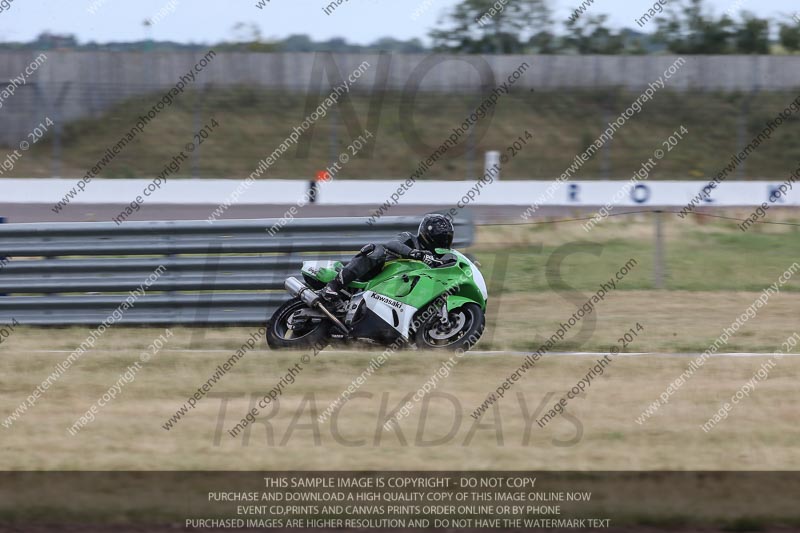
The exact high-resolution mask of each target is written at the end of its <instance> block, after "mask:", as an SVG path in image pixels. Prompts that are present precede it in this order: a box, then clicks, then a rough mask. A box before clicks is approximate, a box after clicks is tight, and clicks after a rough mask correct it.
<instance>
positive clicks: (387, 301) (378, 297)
mask: <svg viewBox="0 0 800 533" xmlns="http://www.w3.org/2000/svg"><path fill="white" fill-rule="evenodd" d="M372 298H375V299H376V300H378V301H380V302H383V303H385V304H389V305H391V306H392V307H396V308H397V309H402V308H403V304H401V303H400V302H396V301H394V300H392V299H391V298H387V297H386V296H381V295H380V294H377V293H374V292H373V293H372Z"/></svg>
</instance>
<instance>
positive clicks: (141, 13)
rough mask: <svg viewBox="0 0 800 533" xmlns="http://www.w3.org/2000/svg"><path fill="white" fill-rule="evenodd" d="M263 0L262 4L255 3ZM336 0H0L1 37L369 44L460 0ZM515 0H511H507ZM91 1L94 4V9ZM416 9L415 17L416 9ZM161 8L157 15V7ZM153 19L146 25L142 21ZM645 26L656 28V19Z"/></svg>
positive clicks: (563, 3) (627, 11)
mask: <svg viewBox="0 0 800 533" xmlns="http://www.w3.org/2000/svg"><path fill="white" fill-rule="evenodd" d="M259 1H261V2H263V3H264V4H266V5H265V6H264V7H263V8H262V9H259V8H257V7H256V4H257V3H258V2H259ZM331 1H332V0H324V1H323V0H0V41H29V40H32V39H34V38H35V37H36V36H37V35H39V34H40V33H42V32H44V31H49V32H52V33H58V34H61V33H69V34H74V35H75V36H76V37H77V38H78V40H79V41H80V42H88V41H96V42H100V43H103V42H110V41H137V40H142V39H145V38H153V39H156V40H172V41H178V42H184V43H197V44H209V43H216V42H220V41H235V40H243V39H244V38H247V37H248V36H250V35H252V31H251V30H243V29H241V28H240V29H238V30H237V29H235V27H236V26H237V24H239V23H244V24H245V25H254V26H255V27H257V28H258V30H259V31H260V33H261V35H262V36H263V37H264V38H283V37H286V36H288V35H291V34H300V33H304V34H307V35H310V36H311V37H312V38H313V39H314V40H318V41H319V40H326V39H329V38H331V37H344V38H345V39H347V41H349V42H351V43H359V44H367V43H370V42H373V41H375V40H376V39H378V38H380V37H386V36H390V37H395V38H397V39H410V38H413V37H417V38H420V39H421V40H422V41H423V42H426V43H428V42H429V41H428V39H427V34H428V32H429V31H430V30H431V29H432V28H435V27H437V25H438V22H439V20H440V18H441V15H442V13H444V12H446V11H447V10H448V9H449V8H452V6H454V5H455V4H457V3H458V0H344V2H343V3H342V4H341V5H340V6H338V7H337V8H336V9H335V11H333V12H332V13H330V14H326V13H324V12H323V6H326V5H328V4H329V3H330V2H331ZM507 1H509V2H513V1H514V0H507ZM662 1H664V0H662ZM653 2H654V0H595V2H594V4H593V5H591V6H590V7H589V10H588V12H591V13H597V14H600V13H602V14H606V15H608V16H609V24H610V25H611V26H612V27H615V28H622V27H629V28H636V24H635V22H634V19H635V18H638V17H640V16H641V15H642V14H643V13H645V12H646V11H647V9H648V8H649V7H651V6H652V5H653ZM578 4H579V0H557V1H551V4H550V5H551V6H552V7H553V11H554V20H555V21H563V20H565V19H566V18H567V16H568V15H569V13H571V11H572V9H574V8H575V7H577V5H578ZM707 4H708V5H709V6H710V7H711V9H712V10H713V11H714V12H716V13H717V14H721V13H724V12H725V11H727V10H728V9H734V10H737V11H739V10H749V11H752V12H754V13H755V14H757V15H758V16H761V17H771V18H783V17H785V16H789V15H791V14H793V13H794V12H795V11H798V10H800V5H797V6H794V7H793V4H794V2H791V1H787V0H708V2H707ZM90 7H93V8H94V9H95V11H94V13H92V12H90V11H89V9H90ZM417 10H419V15H418V16H415V11H417ZM159 13H161V15H160V16H159V15H158V14H159ZM148 18H149V19H155V20H156V23H155V24H153V25H152V26H151V27H150V28H147V27H146V26H145V25H144V24H143V21H144V20H145V19H148ZM641 30H642V31H652V30H653V27H652V22H651V23H650V24H648V25H647V26H646V27H644V28H642V29H641Z"/></svg>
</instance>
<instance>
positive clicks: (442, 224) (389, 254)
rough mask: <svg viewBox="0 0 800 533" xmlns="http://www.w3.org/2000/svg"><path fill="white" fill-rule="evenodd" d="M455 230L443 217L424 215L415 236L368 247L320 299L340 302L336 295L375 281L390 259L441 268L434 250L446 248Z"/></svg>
mask: <svg viewBox="0 0 800 533" xmlns="http://www.w3.org/2000/svg"><path fill="white" fill-rule="evenodd" d="M454 233H455V230H454V228H453V223H452V222H451V221H450V219H449V218H447V217H446V216H444V215H439V214H429V215H425V216H424V217H423V219H422V222H420V224H419V229H418V230H417V234H416V235H414V234H413V233H410V232H408V231H404V232H403V233H401V234H399V235H398V236H397V237H395V238H394V239H392V240H391V241H389V242H387V243H386V244H368V245H366V246H364V247H363V248H362V249H361V251H360V252H358V253H357V254H356V256H355V257H353V259H352V260H350V262H349V263H347V266H345V267H344V268H343V269H342V270H340V271H339V273H338V274H337V275H336V277H335V278H334V279H333V280H332V281H331V282H330V283H328V284H327V285H326V286H325V288H324V289H322V291H320V296H322V298H323V299H324V300H327V301H328V302H331V303H338V302H339V301H340V300H341V296H340V294H339V291H341V290H342V289H343V288H344V287H345V286H347V284H348V283H350V282H351V281H353V280H355V279H359V280H361V281H367V280H369V279H371V278H373V277H375V276H376V275H377V274H378V273H379V272H380V271H381V270H382V269H383V265H384V264H385V263H386V261H389V260H392V259H400V258H403V259H406V258H407V259H416V260H418V261H423V262H424V263H425V264H426V265H428V266H436V265H439V264H441V261H440V259H439V257H440V256H439V255H438V254H437V253H436V248H450V247H451V246H452V244H453V234H454Z"/></svg>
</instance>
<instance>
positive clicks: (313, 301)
mask: <svg viewBox="0 0 800 533" xmlns="http://www.w3.org/2000/svg"><path fill="white" fill-rule="evenodd" d="M283 286H284V287H285V288H286V291H287V292H288V293H289V294H291V295H292V296H295V297H297V298H300V300H301V301H302V302H303V303H304V304H306V305H307V306H309V307H310V308H312V309H319V310H320V311H322V312H323V313H324V314H325V316H327V317H328V318H329V319H330V320H331V322H333V323H334V324H336V327H338V328H339V329H341V330H342V331H343V332H344V333H345V334H346V335H349V334H350V331H348V329H347V328H346V327H345V325H344V324H342V322H341V321H340V320H339V319H338V318H336V317H335V316H333V313H331V312H330V311H328V308H327V307H325V306H324V305H322V302H320V297H319V294H317V293H316V292H314V291H313V290H311V289H310V288H309V287H308V286H307V285H306V284H305V283H303V282H302V281H300V280H298V279H297V278H295V277H291V276H290V277H288V278H286V281H285V282H284V283H283Z"/></svg>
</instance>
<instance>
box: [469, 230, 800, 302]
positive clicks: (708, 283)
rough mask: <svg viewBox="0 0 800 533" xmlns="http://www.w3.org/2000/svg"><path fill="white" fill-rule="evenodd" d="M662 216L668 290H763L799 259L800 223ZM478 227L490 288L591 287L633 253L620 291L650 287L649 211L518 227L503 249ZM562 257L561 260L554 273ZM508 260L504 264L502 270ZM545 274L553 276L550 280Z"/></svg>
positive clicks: (797, 279) (792, 283)
mask: <svg viewBox="0 0 800 533" xmlns="http://www.w3.org/2000/svg"><path fill="white" fill-rule="evenodd" d="M663 216H664V218H663V220H664V255H665V265H666V271H667V275H666V286H665V288H667V289H672V290H681V291H761V290H763V289H764V288H766V287H767V286H769V285H771V284H773V283H775V282H776V281H777V279H778V277H779V276H780V275H781V274H783V273H784V272H785V271H786V270H787V269H788V268H789V267H790V266H791V265H792V264H793V263H794V262H795V261H798V262H800V231H798V229H800V228H798V227H792V226H772V227H770V228H769V229H764V228H762V227H758V228H757V229H756V230H751V231H749V232H747V233H745V232H742V231H740V230H739V229H737V228H736V227H735V226H734V225H733V224H732V223H730V222H708V221H707V219H705V220H704V221H703V222H704V223H703V224H698V223H697V222H696V221H694V220H680V219H678V218H677V217H675V216H674V215H670V214H665V215H663ZM790 216H791V215H790ZM784 220H786V218H785V217H784ZM480 231H481V232H485V233H481V235H484V236H483V237H479V244H478V246H476V247H475V251H474V255H475V256H476V257H477V258H478V260H479V261H480V262H481V270H482V272H483V274H484V276H485V277H486V279H487V281H488V282H489V284H490V287H491V291H492V292H495V293H496V292H497V291H503V292H530V291H535V292H540V291H548V290H551V289H552V288H554V287H564V288H566V286H568V287H572V288H574V289H576V290H581V291H589V290H596V289H597V288H598V286H599V284H600V283H601V282H606V283H607V282H608V280H609V279H610V278H611V277H612V276H614V274H615V273H616V272H617V271H618V270H619V269H620V267H622V266H623V265H624V264H625V263H627V262H628V260H629V259H631V258H633V259H635V260H636V261H637V264H636V266H635V267H634V268H633V269H632V270H631V271H630V273H629V274H628V275H626V276H625V278H624V280H623V281H621V282H619V283H618V289H621V290H642V289H644V290H647V289H653V288H655V287H654V277H653V270H654V254H655V250H654V232H653V227H652V222H651V217H650V216H646V217H643V216H640V217H636V218H631V217H620V218H617V219H612V220H606V221H604V222H603V223H602V224H601V225H599V226H598V227H596V228H595V229H593V230H592V231H591V232H590V233H586V232H584V231H583V230H582V229H581V227H580V222H569V223H565V224H547V225H542V226H527V227H526V226H517V227H513V228H510V229H508V231H507V232H506V234H505V235H504V237H500V238H501V239H502V238H505V239H506V241H507V243H504V245H503V246H496V245H494V244H492V241H496V240H497V239H498V237H497V236H495V233H496V232H497V231H498V230H497V228H496V227H492V226H490V227H486V228H481V230H480ZM538 246H541V248H540V249H539V248H538ZM580 250H583V251H580ZM592 252H595V253H592ZM506 256H507V259H506V258H505V257H506ZM560 256H563V257H564V259H563V263H560V264H561V268H560V272H561V275H560V276H559V275H558V270H559V269H558V264H559V261H558V258H559V257H560ZM505 260H507V261H508V263H507V267H506V268H505V269H503V262H504V261H505ZM548 275H549V276H551V277H552V279H553V280H555V281H553V282H550V281H548ZM503 278H504V279H505V281H503ZM559 279H560V280H561V282H559V281H558V280H559ZM563 284H566V286H564V285H563ZM781 290H782V291H800V275H798V276H794V277H792V279H790V280H789V281H788V282H787V283H786V284H785V285H783V287H782V288H781Z"/></svg>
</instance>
